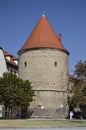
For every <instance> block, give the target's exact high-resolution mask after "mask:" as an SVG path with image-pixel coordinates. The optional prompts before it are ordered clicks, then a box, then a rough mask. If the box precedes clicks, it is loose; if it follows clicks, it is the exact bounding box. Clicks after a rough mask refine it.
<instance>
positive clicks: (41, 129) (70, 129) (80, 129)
mask: <svg viewBox="0 0 86 130" xmlns="http://www.w3.org/2000/svg"><path fill="white" fill-rule="evenodd" d="M0 130H86V127H76V128H0Z"/></svg>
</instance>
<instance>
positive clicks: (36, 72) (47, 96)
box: [18, 15, 69, 118]
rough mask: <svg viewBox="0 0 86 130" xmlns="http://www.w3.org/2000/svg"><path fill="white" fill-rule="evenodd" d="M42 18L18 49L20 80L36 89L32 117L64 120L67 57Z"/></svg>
mask: <svg viewBox="0 0 86 130" xmlns="http://www.w3.org/2000/svg"><path fill="white" fill-rule="evenodd" d="M61 38H62V36H61V34H59V35H58V36H57V35H56V33H55V32H54V30H53V28H52V27H51V25H50V24H49V22H48V20H47V18H46V17H45V16H44V15H43V16H42V17H41V18H40V20H39V21H38V23H37V25H36V26H35V28H34V29H33V31H32V33H31V35H30V36H29V38H28V39H27V41H26V42H25V44H24V45H23V47H22V48H21V49H20V50H19V52H18V54H19V77H20V78H22V79H23V80H27V79H29V80H30V81H31V82H32V86H33V89H34V90H35V94H36V96H35V97H34V98H35V100H34V101H33V102H32V103H31V105H30V109H31V110H32V111H33V113H32V117H37V118H38V117H39V118H40V117H41V118H64V117H65V114H66V112H67V87H68V55H69V52H68V51H67V50H66V49H65V48H64V46H63V45H62V41H61Z"/></svg>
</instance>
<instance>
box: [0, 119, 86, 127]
mask: <svg viewBox="0 0 86 130" xmlns="http://www.w3.org/2000/svg"><path fill="white" fill-rule="evenodd" d="M62 127H86V121H82V120H0V128H62Z"/></svg>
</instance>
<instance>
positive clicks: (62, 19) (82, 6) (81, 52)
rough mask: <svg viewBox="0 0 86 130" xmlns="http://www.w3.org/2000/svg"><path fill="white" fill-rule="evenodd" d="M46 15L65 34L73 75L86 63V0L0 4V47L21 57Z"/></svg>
mask: <svg viewBox="0 0 86 130" xmlns="http://www.w3.org/2000/svg"><path fill="white" fill-rule="evenodd" d="M43 12H44V14H45V16H46V17H47V19H48V21H49V23H50V24H51V26H52V27H53V29H54V31H55V32H56V33H57V34H59V33H62V42H63V45H64V46H65V48H66V49H67V50H68V51H69V52H70V55H69V72H70V73H71V74H72V72H73V70H74V67H75V65H76V64H77V62H78V61H79V60H86V54H85V53H86V0H0V46H1V47H2V48H3V49H4V50H7V51H8V52H9V53H12V54H13V55H15V56H17V52H18V51H19V49H20V48H21V47H22V46H23V44H24V43H25V41H26V40H27V38H28V36H29V35H30V33H31V32H32V30H33V28H34V27H35V25H36V23H37V22H38V20H39V19H40V17H41V16H42V14H43Z"/></svg>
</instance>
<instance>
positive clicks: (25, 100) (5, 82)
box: [0, 73, 34, 111]
mask: <svg viewBox="0 0 86 130" xmlns="http://www.w3.org/2000/svg"><path fill="white" fill-rule="evenodd" d="M33 96H34V90H33V89H32V86H31V82H30V81H29V80H26V81H23V80H22V79H19V78H18V77H17V76H16V75H14V74H11V73H4V74H3V77H1V78H0V103H1V104H3V105H4V106H5V111H7V109H9V108H10V109H11V110H12V108H14V107H20V108H23V107H24V108H25V107H28V106H29V104H30V102H31V101H33Z"/></svg>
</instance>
